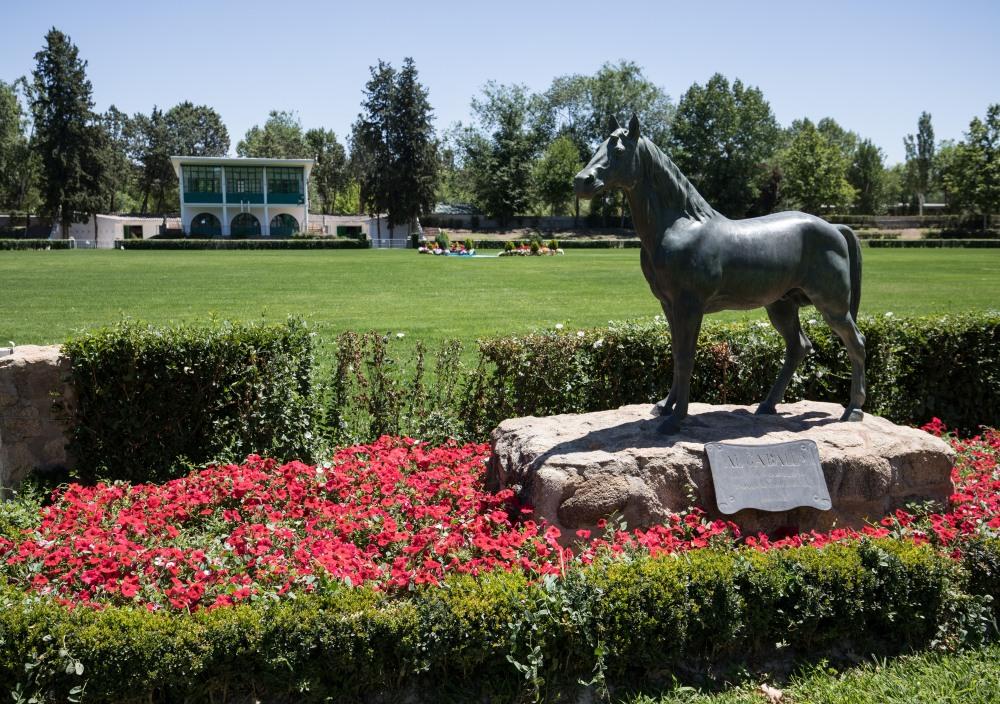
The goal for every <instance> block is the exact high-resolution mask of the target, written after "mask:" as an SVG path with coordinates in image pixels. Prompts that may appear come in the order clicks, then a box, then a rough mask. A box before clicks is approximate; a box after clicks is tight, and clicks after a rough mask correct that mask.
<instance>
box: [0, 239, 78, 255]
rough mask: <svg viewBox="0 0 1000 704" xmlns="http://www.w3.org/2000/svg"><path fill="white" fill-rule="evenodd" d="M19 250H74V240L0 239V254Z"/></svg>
mask: <svg viewBox="0 0 1000 704" xmlns="http://www.w3.org/2000/svg"><path fill="white" fill-rule="evenodd" d="M21 249H76V240H27V239H24V240H21V239H18V240H5V239H0V252H2V251H5V250H6V251H9V250H21Z"/></svg>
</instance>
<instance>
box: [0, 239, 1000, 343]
mask: <svg viewBox="0 0 1000 704" xmlns="http://www.w3.org/2000/svg"><path fill="white" fill-rule="evenodd" d="M638 258H639V252H638V250H618V251H593V250H569V253H568V254H566V255H565V256H564V257H532V258H520V257H504V258H489V259H478V258H477V259H464V258H458V257H448V258H445V257H427V256H420V255H417V254H416V253H414V252H412V251H398V250H396V251H271V252H261V251H229V252H225V251H219V252H206V251H190V252H125V251H65V252H63V251H59V252H2V253H0V306H2V308H0V310H2V314H0V342H2V343H6V341H7V340H14V341H15V342H17V343H18V344H26V343H52V342H59V341H62V340H64V339H65V338H66V337H67V336H68V335H70V334H71V333H72V332H74V331H76V330H80V329H83V328H89V327H93V326H98V325H104V324H106V323H110V322H113V321H114V320H116V319H118V318H119V317H120V316H122V315H127V316H131V317H136V318H142V319H146V320H150V321H153V322H158V323H163V322H167V321H198V320H204V319H206V318H208V317H209V316H210V315H216V316H220V317H224V318H238V319H242V320H248V319H254V318H259V317H264V318H267V319H271V320H278V319H283V318H284V317H285V316H287V315H289V314H295V315H301V316H304V317H306V318H307V319H309V320H310V321H311V322H313V323H315V324H316V326H317V328H318V331H319V333H320V335H321V336H322V338H323V339H324V340H329V339H330V338H332V337H333V334H334V333H335V332H339V331H341V330H345V329H355V330H365V329H373V328H374V329H378V330H385V331H392V332H393V333H396V332H403V333H405V334H406V336H407V338H406V342H411V341H412V340H415V339H423V340H425V341H428V342H430V343H435V342H437V341H440V340H442V339H444V338H449V337H458V338H460V339H462V340H463V341H465V342H466V343H472V342H473V341H474V340H475V339H476V338H477V337H480V336H485V335H490V334H493V333H523V332H528V331H531V330H533V329H537V328H539V327H546V326H552V325H555V324H556V323H562V324H564V325H565V326H566V327H567V328H568V329H573V328H582V327H588V326H595V325H601V324H605V323H607V321H608V320H613V319H614V320H621V319H625V318H640V317H649V316H652V315H655V314H657V313H659V312H660V309H659V306H658V304H657V303H656V301H655V300H654V298H653V296H652V295H651V294H650V292H649V289H648V287H647V286H646V282H645V280H644V279H643V277H642V273H641V272H640V270H639V262H638ZM997 306H1000V250H982V249H980V250H972V249H970V250H961V249H949V250H888V249H886V250H868V249H866V250H865V269H864V295H863V298H862V312H869V313H875V312H879V313H881V312H885V311H893V312H894V313H895V314H904V315H910V314H932V313H945V312H947V313H957V312H961V311H967V310H977V309H979V310H981V309H986V308H990V307H997ZM760 314H762V311H755V312H751V313H742V314H741V313H730V314H720V317H721V316H726V315H728V316H730V317H738V316H740V315H760Z"/></svg>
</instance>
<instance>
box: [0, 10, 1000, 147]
mask: <svg viewBox="0 0 1000 704" xmlns="http://www.w3.org/2000/svg"><path fill="white" fill-rule="evenodd" d="M4 5H5V7H4V9H3V10H2V12H0V17H2V18H3V22H2V26H3V32H2V35H3V40H2V41H0V78H2V79H4V80H7V81H10V80H12V79H14V78H16V77H18V76H20V75H24V74H26V73H28V72H30V71H31V70H32V68H33V66H34V59H33V57H34V53H35V52H36V51H37V50H38V49H39V48H40V46H41V43H42V38H43V35H44V34H45V32H46V31H47V30H48V29H49V28H50V27H52V26H55V27H58V28H59V29H61V30H62V31H64V32H66V33H67V34H69V35H70V37H71V38H72V40H73V41H74V42H75V43H76V45H77V46H78V47H79V48H80V54H81V56H82V57H83V58H84V59H86V60H87V61H88V62H89V66H88V75H89V77H90V80H91V82H92V83H93V85H94V99H95V102H96V104H97V108H98V109H100V110H103V109H105V108H107V106H108V105H110V104H112V103H114V104H115V105H117V106H118V107H119V108H121V109H122V110H125V111H126V112H129V113H133V112H137V111H142V112H148V111H149V110H150V109H151V108H152V106H153V105H154V104H156V105H159V106H161V107H165V108H169V107H170V106H172V105H174V104H176V103H178V102H180V101H182V100H192V101H194V102H196V103H206V104H208V105H211V106H213V107H214V108H215V109H216V110H218V111H219V112H220V114H221V115H222V117H223V119H224V120H225V122H226V124H227V126H228V128H229V132H230V137H231V138H232V143H233V147H234V148H235V145H236V142H237V141H238V140H239V138H240V137H242V136H243V134H244V133H245V132H246V130H247V128H249V127H250V126H252V125H254V124H259V123H262V122H263V121H264V119H266V117H267V113H268V111H269V110H270V109H272V108H280V109H292V110H294V111H296V112H297V113H298V115H299V117H300V118H301V120H302V123H303V125H304V126H305V127H307V128H308V127H314V126H322V127H327V128H330V129H333V130H334V131H336V132H337V134H338V136H340V137H341V138H343V137H344V135H346V134H347V132H348V131H349V128H350V125H351V122H352V121H353V120H354V118H355V116H356V115H357V113H358V104H359V101H360V99H361V89H362V86H363V85H364V83H365V81H366V79H367V77H368V67H369V66H370V65H372V64H374V63H375V62H376V61H377V60H378V59H379V58H382V59H385V60H387V61H390V62H391V63H393V64H394V65H397V66H398V65H399V63H400V62H401V61H402V59H403V57H405V56H412V57H413V58H414V60H415V61H416V64H417V68H418V70H419V71H420V75H421V78H422V80H423V82H424V84H425V85H426V86H427V88H428V89H429V91H430V100H431V104H432V105H433V106H434V108H435V112H436V121H437V126H438V128H444V127H446V126H447V125H449V124H450V123H452V122H454V121H456V120H466V119H468V114H469V99H470V98H471V97H472V95H473V94H474V93H475V92H477V91H478V90H479V88H480V87H481V86H482V85H483V84H484V83H485V82H486V81H488V80H491V79H493V80H497V81H500V82H502V83H524V84H526V85H528V86H529V88H531V89H533V90H544V89H545V88H546V87H547V86H548V85H549V83H550V81H551V80H552V78H553V77H554V76H557V75H562V74H567V73H593V72H594V71H595V70H596V69H597V68H598V67H599V66H600V65H601V64H602V63H603V62H605V61H609V60H612V61H614V60H618V59H622V58H624V59H630V60H633V61H635V62H636V63H638V64H639V65H641V66H642V67H644V69H645V71H646V74H647V76H648V77H649V78H650V79H652V80H653V81H654V82H656V83H657V84H659V85H660V86H662V87H663V88H664V89H665V90H666V91H667V92H668V93H669V94H670V96H671V97H672V98H673V99H674V100H675V101H676V100H677V99H678V98H679V97H680V95H681V94H682V93H683V92H684V91H685V90H686V89H687V88H688V86H689V85H691V83H693V82H696V81H697V82H699V83H704V82H705V81H706V80H707V79H708V78H709V76H711V75H712V74H713V73H714V72H716V71H718V72H721V73H723V74H725V75H726V76H728V77H730V78H734V77H739V78H741V79H742V80H743V81H744V82H745V83H750V84H753V85H757V86H759V87H760V88H761V89H762V90H763V91H764V95H765V97H766V98H767V99H768V100H769V101H770V103H771V107H772V109H773V110H774V112H775V115H776V116H777V118H778V121H779V122H780V123H781V124H783V125H787V124H789V123H790V122H791V121H792V120H793V119H795V118H799V117H804V116H807V117H810V118H813V119H814V120H816V119H819V118H822V117H824V116H831V117H833V118H835V119H836V120H837V121H838V122H839V123H840V124H841V125H843V126H844V127H846V128H848V129H852V130H855V131H857V132H859V133H860V134H861V135H862V136H864V137H869V138H871V139H872V140H874V141H875V143H876V144H878V145H879V146H881V147H882V149H883V150H885V152H886V154H887V156H888V161H889V163H893V162H896V161H900V160H902V158H903V147H902V138H903V135H905V134H907V133H909V132H915V131H916V123H917V117H918V115H919V114H920V112H921V111H922V110H927V111H929V112H930V113H931V114H932V116H933V125H934V128H935V133H936V136H937V138H938V139H939V140H940V139H949V138H951V139H960V138H961V137H962V133H963V131H964V130H965V129H967V127H968V124H969V120H970V119H971V118H972V117H973V116H974V115H980V116H982V115H983V114H984V113H985V110H986V106H987V104H989V103H993V102H1000V2H998V0H965V1H963V0H952V1H951V2H943V1H941V0H938V1H937V2H923V1H919V0H910V1H897V0H865V1H856V0H839V1H837V2H808V1H807V0H797V1H791V2H789V1H786V0H774V1H770V2H767V1H765V2H746V0H742V1H733V2H722V1H715V0H702V1H701V2H698V1H697V0H691V1H688V2H683V3H681V2H672V1H668V0H661V1H660V2H655V1H652V2H644V1H639V0H633V1H632V2H623V3H620V2H589V1H587V0H579V1H578V2H575V3H555V2H546V1H545V0H534V1H533V2H524V1H522V0H506V1H505V0H500V1H499V2H492V3H487V2H477V1H476V0H465V1H463V2H434V1H433V0H425V1H424V2H420V1H419V0H417V1H412V0H411V1H409V2H400V1H397V0H375V1H370V2H356V1H354V2H349V3H347V2H329V1H327V2H324V1H323V0H297V1H295V2H277V1H275V0H272V1H271V2H258V1H256V0H242V1H240V2H225V3H223V2H212V1H211V0H199V1H197V2H195V1H193V0H167V1H165V2H157V1H156V0H153V1H147V2H142V0H132V1H130V2H113V1H111V0H87V1H85V2H82V1H81V0H11V1H10V2H7V3H4Z"/></svg>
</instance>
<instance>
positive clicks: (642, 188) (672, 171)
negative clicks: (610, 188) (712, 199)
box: [625, 137, 722, 240]
mask: <svg viewBox="0 0 1000 704" xmlns="http://www.w3.org/2000/svg"><path fill="white" fill-rule="evenodd" d="M636 148H637V149H638V150H639V161H640V164H641V170H642V173H641V174H640V176H639V179H638V181H637V182H636V184H635V185H634V186H633V187H632V188H630V189H627V190H626V191H625V193H626V196H627V197H628V199H629V208H630V209H631V211H632V220H633V222H634V223H635V229H636V232H637V233H638V234H639V237H640V238H642V239H643V240H646V239H647V238H648V237H656V236H658V235H660V234H661V233H662V232H663V231H664V230H665V229H666V228H667V227H669V226H670V225H671V224H673V223H674V222H675V221H677V220H678V219H680V218H687V219H689V220H695V221H697V222H705V221H706V220H709V219H711V218H714V217H722V216H721V215H720V214H719V213H717V212H716V211H715V209H714V208H713V207H712V206H711V205H709V204H708V201H706V200H705V199H704V198H703V197H702V196H701V194H700V193H698V190H697V189H696V188H695V187H694V185H693V184H692V183H691V182H690V181H688V179H687V177H686V176H685V175H684V174H683V173H681V170H680V169H679V168H677V164H675V163H674V162H673V161H671V159H670V157H668V156H667V155H666V154H664V153H663V152H662V151H660V148H659V147H657V146H656V145H655V144H653V143H652V142H651V141H650V140H648V139H647V138H645V137H642V138H640V140H639V144H638V146H637V147H636Z"/></svg>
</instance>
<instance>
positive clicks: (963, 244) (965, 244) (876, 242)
mask: <svg viewBox="0 0 1000 704" xmlns="http://www.w3.org/2000/svg"><path fill="white" fill-rule="evenodd" d="M868 246H869V247H875V248H876V249H878V248H895V249H940V248H942V247H948V248H969V249H998V248H1000V239H964V238H956V239H929V240H900V239H885V238H883V239H873V240H869V241H868Z"/></svg>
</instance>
